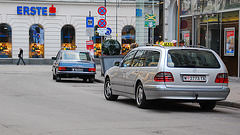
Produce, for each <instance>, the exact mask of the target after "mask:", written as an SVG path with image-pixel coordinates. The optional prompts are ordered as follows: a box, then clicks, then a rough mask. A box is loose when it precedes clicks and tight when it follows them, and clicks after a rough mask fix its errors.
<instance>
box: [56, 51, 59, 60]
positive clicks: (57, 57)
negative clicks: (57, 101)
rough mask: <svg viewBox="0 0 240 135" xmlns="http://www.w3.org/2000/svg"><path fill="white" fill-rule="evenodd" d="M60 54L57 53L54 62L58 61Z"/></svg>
mask: <svg viewBox="0 0 240 135" xmlns="http://www.w3.org/2000/svg"><path fill="white" fill-rule="evenodd" d="M59 56H60V52H58V53H57V56H56V60H59Z"/></svg>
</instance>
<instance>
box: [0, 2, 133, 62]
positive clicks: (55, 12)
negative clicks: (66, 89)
mask: <svg viewBox="0 0 240 135" xmlns="http://www.w3.org/2000/svg"><path fill="white" fill-rule="evenodd" d="M114 1H115V0H114ZM104 4H105V3H104V1H103V0H101V1H100V0H75V1H68V0H59V1H53V0H42V1H37V0H36V1H35V0H34V1H33V0H21V1H16V0H1V1H0V62H1V64H4V63H16V60H17V58H18V53H19V48H22V49H23V50H24V56H23V57H24V59H25V61H27V63H29V64H36V63H38V64H41V63H42V64H44V63H46V61H49V60H50V59H51V57H53V56H55V55H56V53H57V52H58V50H60V49H71V50H75V49H77V50H81V49H87V48H86V41H91V40H93V44H94V46H95V50H97V47H98V46H99V44H101V40H100V39H101V37H102V36H99V33H98V32H97V27H98V26H97V22H98V20H99V19H101V18H100V15H99V14H98V11H97V10H98V8H99V7H100V6H104ZM116 4H118V5H116ZM106 8H107V14H106V18H105V19H106V21H107V27H109V28H110V29H111V32H112V33H111V35H110V36H108V37H105V38H103V40H106V39H110V38H112V39H117V40H118V41H119V42H120V43H122V44H124V45H126V44H131V43H132V42H135V22H136V18H135V10H136V4H135V2H131V1H126V2H124V1H120V2H118V3H116V2H113V1H112V0H107V6H106ZM116 14H117V18H116ZM89 16H91V17H94V19H93V22H92V23H93V25H94V27H93V28H87V27H86V25H87V24H86V23H87V22H86V17H89ZM116 22H117V23H116ZM50 62H51V61H50Z"/></svg>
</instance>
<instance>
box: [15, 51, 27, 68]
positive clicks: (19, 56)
mask: <svg viewBox="0 0 240 135" xmlns="http://www.w3.org/2000/svg"><path fill="white" fill-rule="evenodd" d="M20 60H22V62H23V64H24V65H26V63H25V62H24V60H23V49H22V48H19V54H18V62H17V65H19V63H20Z"/></svg>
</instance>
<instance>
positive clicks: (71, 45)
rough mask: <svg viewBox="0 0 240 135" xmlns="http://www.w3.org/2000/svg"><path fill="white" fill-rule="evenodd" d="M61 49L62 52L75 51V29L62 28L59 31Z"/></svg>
mask: <svg viewBox="0 0 240 135" xmlns="http://www.w3.org/2000/svg"><path fill="white" fill-rule="evenodd" d="M61 40H62V44H61V49H62V50H75V49H76V45H75V29H74V28H73V26H71V25H65V26H63V28H62V30H61Z"/></svg>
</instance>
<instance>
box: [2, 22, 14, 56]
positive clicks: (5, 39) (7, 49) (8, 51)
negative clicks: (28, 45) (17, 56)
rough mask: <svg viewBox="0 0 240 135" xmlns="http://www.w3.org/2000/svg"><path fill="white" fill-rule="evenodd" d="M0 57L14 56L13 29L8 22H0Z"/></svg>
mask: <svg viewBox="0 0 240 135" xmlns="http://www.w3.org/2000/svg"><path fill="white" fill-rule="evenodd" d="M0 58H12V30H11V27H10V26H9V25H7V24H4V23H2V24H0Z"/></svg>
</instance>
